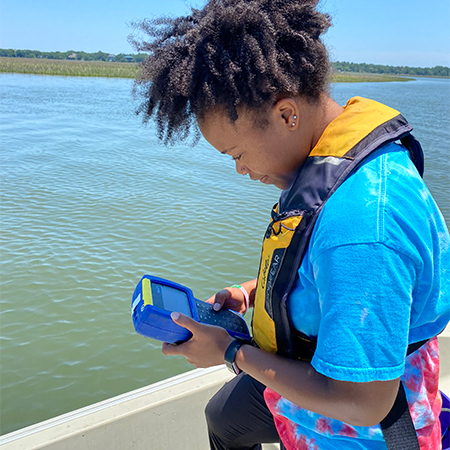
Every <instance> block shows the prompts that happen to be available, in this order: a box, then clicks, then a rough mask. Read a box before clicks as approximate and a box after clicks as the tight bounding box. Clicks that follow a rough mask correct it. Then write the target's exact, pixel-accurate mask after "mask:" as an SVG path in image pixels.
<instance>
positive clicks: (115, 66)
mask: <svg viewBox="0 0 450 450" xmlns="http://www.w3.org/2000/svg"><path fill="white" fill-rule="evenodd" d="M138 71H139V64H138V63H119V62H105V61H69V60H60V59H37V58H10V57H5V56H2V57H0V73H21V74H29V75H52V76H68V77H102V78H136V75H137V73H138ZM411 80H414V78H411V77H408V76H403V75H402V76H400V75H384V74H365V73H333V74H332V75H331V80H330V81H331V83H362V82H377V83H379V82H391V81H411Z"/></svg>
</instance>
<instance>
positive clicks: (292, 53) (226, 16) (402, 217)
mask: <svg viewBox="0 0 450 450" xmlns="http://www.w3.org/2000/svg"><path fill="white" fill-rule="evenodd" d="M329 26H330V19H329V17H328V16H327V15H326V14H322V13H321V12H319V11H318V10H317V1H313V0H210V1H209V2H208V3H207V4H206V6H205V7H204V8H203V9H201V10H193V11H192V15H191V16H189V17H180V18H177V19H168V18H162V19H157V20H153V21H145V22H143V23H142V24H141V28H142V29H143V30H144V31H146V32H147V33H148V34H149V36H150V37H151V39H150V41H148V42H135V45H136V48H137V49H138V50H139V51H147V52H149V58H148V59H147V60H146V62H145V63H143V65H142V67H141V73H140V75H139V77H138V79H137V80H136V85H135V89H136V92H137V93H138V94H139V95H141V96H142V98H143V101H142V104H141V107H140V112H141V113H142V114H143V115H144V120H145V121H147V120H149V119H154V120H155V121H156V124H157V127H158V130H159V135H160V138H161V139H162V140H164V142H166V143H173V142H175V141H177V140H183V139H186V138H187V136H188V134H189V132H190V130H191V128H192V129H194V130H197V129H198V130H200V132H201V134H202V135H203V136H204V138H205V139H206V140H207V141H208V142H209V143H210V144H211V145H212V146H213V147H215V148H216V149H217V150H218V151H220V152H221V153H225V154H228V155H230V156H231V157H232V158H233V159H234V160H235V162H236V170H237V172H238V173H240V174H242V175H247V174H248V175H249V176H250V178H251V179H252V180H255V181H261V182H262V183H266V184H274V185H275V186H277V187H278V188H280V189H282V193H281V197H280V201H279V203H278V204H277V205H276V207H275V208H274V210H273V211H272V214H271V221H270V223H269V226H268V229H267V232H266V234H265V236H264V241H263V250H262V256H261V264H260V268H259V273H258V278H257V279H255V280H251V281H247V282H245V283H243V284H242V285H241V286H233V287H228V288H225V289H224V290H222V291H221V292H219V293H218V294H216V295H215V296H213V297H212V298H211V299H209V302H210V303H214V309H216V310H218V309H220V308H222V307H226V308H230V309H233V310H236V311H239V312H241V313H245V311H246V310H247V309H248V308H252V307H253V308H254V312H253V337H254V340H255V342H251V343H250V342H241V341H237V340H234V339H233V338H231V337H230V335H228V333H227V332H226V331H225V330H223V329H221V328H218V327H214V326H207V325H202V324H199V323H197V322H195V321H193V320H192V319H190V318H188V317H186V316H184V315H182V314H179V313H176V312H175V313H173V314H172V318H173V320H174V321H175V322H176V323H178V324H179V325H181V326H183V327H186V328H187V329H189V330H190V331H191V332H192V334H193V337H192V338H191V339H190V340H189V341H188V342H186V343H184V344H181V345H178V346H172V345H169V344H164V345H163V352H164V354H166V355H184V356H185V357H186V358H187V360H188V361H189V362H191V363H192V364H195V365H196V366H197V367H208V366H213V365H217V364H222V363H223V362H224V360H225V361H226V363H227V365H228V366H229V367H230V369H231V370H232V371H234V372H235V373H236V374H237V376H236V377H235V378H234V379H233V380H232V381H231V382H230V383H228V384H226V385H225V386H224V387H223V388H222V390H220V391H219V392H218V393H217V394H216V396H215V397H214V398H213V399H212V400H211V401H210V403H209V404H208V407H207V410H206V415H207V421H208V429H209V437H210V444H211V448H212V449H254V448H260V446H259V445H260V444H261V443H265V442H279V441H280V439H281V441H282V446H284V447H285V448H287V449H311V450H312V449H320V450H326V449H330V450H331V449H333V450H335V449H338V448H342V449H350V450H351V449H373V450H378V449H380V450H381V449H386V448H387V447H389V448H396V449H400V448H402V449H405V450H406V449H407V450H410V449H414V448H419V445H420V448H421V449H422V450H424V449H429V450H431V449H438V448H439V445H440V444H439V439H440V425H439V420H438V416H439V412H440V407H441V398H440V394H439V391H438V366H439V359H438V348H437V339H436V337H435V336H436V335H437V334H438V333H439V332H440V331H441V330H442V329H443V328H444V327H445V326H446V324H447V322H448V321H449V318H450V302H449V294H450V281H449V279H450V277H449V276H448V271H449V269H450V250H449V244H450V238H449V234H448V230H447V228H446V226H445V222H444V220H443V218H442V215H441V214H440V212H439V210H438V208H437V206H436V204H435V202H434V201H433V199H432V197H431V195H430V193H429V191H428V190H427V188H426V186H425V185H424V183H423V181H422V179H421V176H420V173H421V171H422V170H423V167H422V163H423V157H422V152H421V149H420V145H419V144H418V143H417V141H415V139H414V138H413V137H412V136H411V134H410V131H411V127H410V126H409V124H408V123H407V122H406V120H405V119H404V118H403V117H402V116H401V115H400V113H399V112H397V111H395V110H393V109H391V108H389V107H387V106H384V105H381V104H379V103H377V102H374V101H372V100H367V99H364V98H360V97H355V98H353V99H350V100H349V101H348V102H347V104H346V105H345V106H344V107H342V106H340V105H338V104H337V103H336V102H335V101H334V100H333V99H331V98H330V96H329V93H328V86H327V79H328V74H329V61H328V57H327V52H326V49H325V47H324V45H323V43H322V42H321V40H320V36H321V34H322V33H324V32H325V31H326V30H327V29H328V27H329ZM197 125H198V128H197ZM197 137H198V133H197ZM396 141H398V143H397V142H396ZM400 142H401V143H400ZM393 405H394V406H393ZM380 423H381V424H380ZM405 436H406V437H405ZM400 437H401V439H400Z"/></svg>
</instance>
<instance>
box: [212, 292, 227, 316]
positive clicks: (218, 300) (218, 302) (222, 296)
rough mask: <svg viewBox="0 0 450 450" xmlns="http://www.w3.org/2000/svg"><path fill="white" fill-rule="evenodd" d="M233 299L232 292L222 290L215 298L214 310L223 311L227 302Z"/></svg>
mask: <svg viewBox="0 0 450 450" xmlns="http://www.w3.org/2000/svg"><path fill="white" fill-rule="evenodd" d="M230 298H231V292H230V291H229V290H228V289H222V290H221V291H219V292H218V293H217V294H216V295H215V297H214V304H213V309H214V311H219V310H220V309H222V307H223V305H224V304H225V302H226V301H227V300H228V299H230Z"/></svg>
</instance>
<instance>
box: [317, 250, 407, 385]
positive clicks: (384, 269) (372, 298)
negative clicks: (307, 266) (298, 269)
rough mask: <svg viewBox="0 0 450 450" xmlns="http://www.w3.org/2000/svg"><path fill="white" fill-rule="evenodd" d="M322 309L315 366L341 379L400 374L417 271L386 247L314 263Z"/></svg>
mask: <svg viewBox="0 0 450 450" xmlns="http://www.w3.org/2000/svg"><path fill="white" fill-rule="evenodd" d="M312 265H313V272H314V278H315V283H316V287H317V290H318V292H319V302H320V309H321V321H320V325H319V332H318V342H317V349H316V353H315V355H314V357H313V360H312V365H313V366H314V368H315V369H316V370H317V371H318V372H320V373H322V374H324V375H326V376H328V377H331V378H334V379H337V380H343V381H353V382H368V381H375V380H391V379H395V378H398V377H400V376H401V375H402V373H403V370H404V364H405V355H406V350H407V345H408V330H409V324H410V315H411V304H412V298H413V294H414V279H415V269H414V264H413V262H412V261H411V260H410V259H409V258H408V257H407V256H405V255H402V254H401V253H399V252H398V251H396V250H393V249H391V248H389V247H388V246H386V245H385V244H382V243H370V244H351V245H342V246H338V247H334V248H331V249H328V250H326V251H324V252H322V253H321V254H320V255H318V256H317V257H316V258H315V260H314V261H312Z"/></svg>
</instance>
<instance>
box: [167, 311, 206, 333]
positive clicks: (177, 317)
mask: <svg viewBox="0 0 450 450" xmlns="http://www.w3.org/2000/svg"><path fill="white" fill-rule="evenodd" d="M170 317H171V318H172V320H173V321H174V322H175V323H176V324H177V325H180V326H181V327H183V328H186V329H187V330H189V331H190V332H191V333H194V332H196V331H198V328H199V323H198V322H196V321H195V320H194V319H192V318H190V317H188V316H186V315H185V314H181V313H179V312H173V313H171V314H170Z"/></svg>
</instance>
